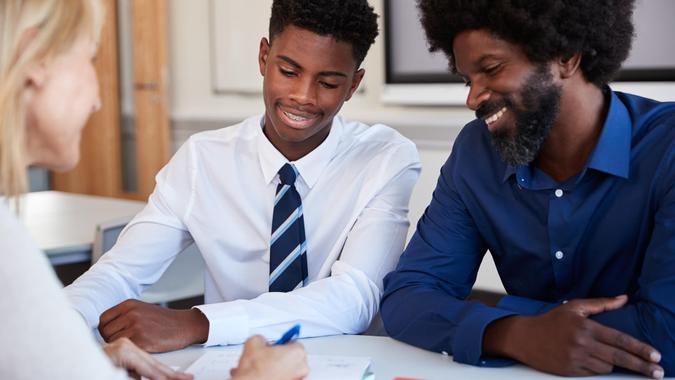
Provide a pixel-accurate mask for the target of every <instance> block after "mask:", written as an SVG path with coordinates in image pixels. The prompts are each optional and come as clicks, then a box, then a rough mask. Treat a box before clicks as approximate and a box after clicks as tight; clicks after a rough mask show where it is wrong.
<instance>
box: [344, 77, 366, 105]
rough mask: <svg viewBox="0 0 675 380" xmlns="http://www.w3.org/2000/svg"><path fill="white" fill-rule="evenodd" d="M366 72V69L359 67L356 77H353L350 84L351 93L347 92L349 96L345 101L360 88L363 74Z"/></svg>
mask: <svg viewBox="0 0 675 380" xmlns="http://www.w3.org/2000/svg"><path fill="white" fill-rule="evenodd" d="M365 74H366V70H364V69H358V70H356V72H355V73H354V78H353V79H352V84H351V86H349V93H348V94H347V98H346V99H345V102H346V101H347V100H349V99H351V98H352V95H354V93H355V92H356V90H357V89H358V88H359V84H361V80H362V79H363V76H364V75H365Z"/></svg>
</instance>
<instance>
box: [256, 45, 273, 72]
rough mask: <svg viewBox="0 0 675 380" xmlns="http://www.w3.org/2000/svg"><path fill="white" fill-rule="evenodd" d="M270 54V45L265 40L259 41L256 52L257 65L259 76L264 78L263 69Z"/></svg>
mask: <svg viewBox="0 0 675 380" xmlns="http://www.w3.org/2000/svg"><path fill="white" fill-rule="evenodd" d="M269 53H270V43H269V41H268V40H267V38H265V37H263V38H261V39H260V49H259V50H258V65H259V66H260V75H262V76H265V68H266V67H267V57H268V56H269Z"/></svg>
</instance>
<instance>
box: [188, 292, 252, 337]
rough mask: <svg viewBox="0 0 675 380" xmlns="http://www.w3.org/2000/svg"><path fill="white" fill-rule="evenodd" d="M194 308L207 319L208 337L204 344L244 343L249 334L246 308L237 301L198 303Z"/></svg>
mask: <svg viewBox="0 0 675 380" xmlns="http://www.w3.org/2000/svg"><path fill="white" fill-rule="evenodd" d="M194 308H196V309H198V310H199V311H201V312H202V314H204V316H206V319H208V321H209V337H208V339H207V340H206V342H204V346H206V347H208V346H217V345H228V344H241V343H244V341H245V340H246V338H247V337H248V336H249V320H248V315H247V314H246V310H245V309H244V307H243V306H241V305H239V304H238V301H232V302H221V303H214V304H207V305H199V306H195V307H194Z"/></svg>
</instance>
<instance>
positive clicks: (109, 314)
mask: <svg viewBox="0 0 675 380" xmlns="http://www.w3.org/2000/svg"><path fill="white" fill-rule="evenodd" d="M134 301H135V300H133V299H128V300H126V301H122V302H120V303H118V304H117V305H115V306H113V307H111V308H110V309H108V310H106V311H104V312H103V313H102V314H101V316H100V317H99V318H98V320H99V325H101V324H108V323H110V321H112V320H113V319H115V318H117V317H119V316H120V315H121V314H124V313H126V311H127V310H128V309H129V308H130V307H131V306H133V304H134Z"/></svg>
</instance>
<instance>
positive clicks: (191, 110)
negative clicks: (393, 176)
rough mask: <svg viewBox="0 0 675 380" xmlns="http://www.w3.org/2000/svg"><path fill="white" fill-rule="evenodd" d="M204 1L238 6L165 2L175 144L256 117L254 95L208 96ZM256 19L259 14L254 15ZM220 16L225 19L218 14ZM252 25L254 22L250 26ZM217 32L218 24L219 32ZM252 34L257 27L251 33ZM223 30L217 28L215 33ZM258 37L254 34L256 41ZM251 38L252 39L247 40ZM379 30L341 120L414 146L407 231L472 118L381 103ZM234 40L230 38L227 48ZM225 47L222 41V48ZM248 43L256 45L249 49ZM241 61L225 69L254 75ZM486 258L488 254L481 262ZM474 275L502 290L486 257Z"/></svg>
mask: <svg viewBox="0 0 675 380" xmlns="http://www.w3.org/2000/svg"><path fill="white" fill-rule="evenodd" d="M210 1H238V0H191V1H185V0H170V1H169V12H170V13H169V18H170V19H169V28H170V30H169V38H170V64H171V67H170V73H171V77H170V78H171V87H170V92H171V117H172V120H173V123H174V126H175V127H174V139H175V140H176V141H175V143H176V144H180V143H181V142H182V141H184V139H185V138H186V137H187V136H188V135H189V134H191V133H194V132H195V131H198V130H202V129H205V128H213V127H217V126H220V125H222V126H226V125H229V124H232V123H235V122H237V121H240V120H242V119H243V118H245V117H247V116H250V115H253V114H256V113H261V112H262V111H263V110H264V108H263V102H262V98H261V95H260V94H250V93H247V94H244V93H242V92H241V91H233V92H232V93H230V94H227V93H222V92H220V93H216V92H215V91H214V90H213V89H214V81H213V73H214V67H212V64H213V62H214V61H215V59H214V53H213V52H212V51H211V46H212V44H213V43H214V40H213V39H212V32H213V30H212V29H211V28H212V27H213V26H214V25H212V24H210V22H209V17H210V16H211V15H212V12H213V11H214V8H219V7H214V6H213V4H210ZM247 3H248V4H250V6H251V7H253V8H252V10H250V12H249V11H247V12H248V13H255V9H256V7H262V6H266V4H267V3H269V0H250V1H249V2H247ZM371 4H372V5H373V6H374V7H375V9H376V12H377V13H378V14H380V15H381V14H383V12H382V1H381V0H371ZM261 13H262V12H261ZM224 17H227V15H225V16H224ZM217 22H230V23H233V25H234V27H232V25H230V27H228V28H227V29H229V30H235V31H236V30H242V31H245V30H249V34H245V33H244V34H242V36H241V38H242V39H244V38H247V39H249V40H250V41H259V39H260V38H261V37H263V36H266V34H267V33H266V30H263V31H258V32H256V31H251V30H250V29H251V28H252V27H251V24H252V23H250V22H247V19H246V18H245V17H241V15H233V17H230V18H229V19H228V20H220V19H219V20H217ZM254 24H256V25H259V24H260V23H254ZM221 27H222V25H221ZM257 27H259V26H257ZM215 29H223V28H215ZM256 33H257V35H256ZM251 34H253V35H251ZM382 34H383V30H382V27H380V36H379V37H378V39H377V42H376V43H375V45H373V47H371V50H370V52H369V54H368V57H367V58H366V60H365V62H364V68H365V69H366V76H365V78H364V83H363V86H362V87H363V89H362V91H361V92H359V93H358V94H356V95H355V96H354V97H353V98H352V100H351V101H350V102H348V103H346V104H345V106H344V108H343V110H342V114H343V115H344V116H346V117H348V118H350V119H358V120H361V121H363V122H366V123H368V124H374V123H385V124H388V125H391V126H392V127H395V128H396V129H398V130H399V131H400V132H401V133H403V134H404V135H406V136H407V137H409V138H410V139H411V140H413V141H414V142H415V143H416V144H417V146H418V149H419V151H420V158H421V160H422V164H423V167H424V169H423V172H422V176H421V178H420V180H419V182H418V184H417V186H416V188H415V190H414V193H413V196H412V199H411V203H410V219H411V224H412V227H411V230H410V234H409V235H411V234H412V232H413V231H414V226H415V224H416V223H417V220H418V219H419V217H420V216H421V215H422V213H423V211H424V209H425V208H426V205H427V204H428V203H429V201H430V199H431V193H432V191H433V189H434V187H435V185H436V179H437V176H438V173H439V170H440V167H441V165H442V164H443V163H444V162H445V160H446V158H447V156H448V154H449V152H450V148H451V144H452V141H454V139H455V136H456V135H457V133H458V131H459V130H460V128H461V127H462V126H463V125H464V124H465V123H466V122H468V121H469V120H471V119H472V113H471V112H469V111H468V110H466V109H465V108H463V107H454V108H453V107H402V106H391V105H385V104H383V102H382V100H381V97H382V92H383V84H384V42H383V38H382ZM232 40H237V39H229V41H232ZM223 43H227V42H223ZM254 43H255V42H254ZM247 50H249V51H247V52H246V54H242V52H241V51H237V50H236V49H231V50H230V52H231V54H233V55H236V56H238V57H237V58H238V59H237V60H229V62H230V63H233V62H238V64H239V65H241V66H240V67H233V68H232V70H234V71H237V70H240V71H242V72H245V71H247V70H248V71H249V72H250V70H257V55H256V54H255V50H253V52H252V51H251V49H247ZM487 256H489V255H487ZM483 267H484V268H483V269H482V270H481V272H480V273H479V280H478V283H477V286H478V287H481V288H483V289H489V290H497V291H501V290H503V288H502V286H501V282H500V281H499V278H498V277H497V274H496V270H495V269H494V264H493V263H492V260H491V259H490V258H488V259H487V260H486V262H485V265H483Z"/></svg>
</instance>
